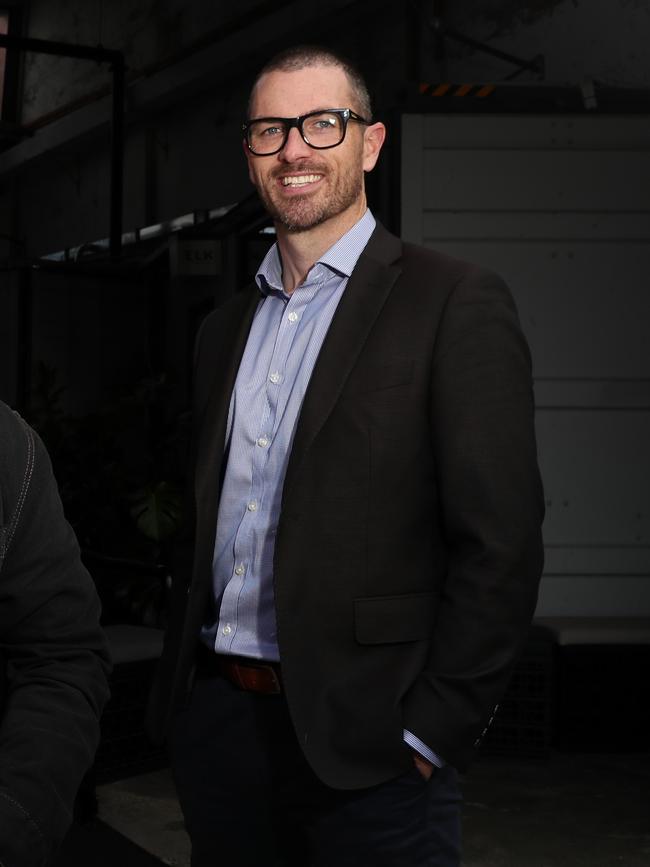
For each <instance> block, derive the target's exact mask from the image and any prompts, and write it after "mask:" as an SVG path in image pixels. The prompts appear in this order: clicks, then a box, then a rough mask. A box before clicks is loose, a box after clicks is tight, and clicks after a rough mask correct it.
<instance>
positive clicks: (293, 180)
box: [280, 175, 323, 187]
mask: <svg viewBox="0 0 650 867" xmlns="http://www.w3.org/2000/svg"><path fill="white" fill-rule="evenodd" d="M322 177H323V176H322V175H287V176H285V177H283V178H280V182H281V183H282V186H283V187H306V186H308V185H309V184H315V183H316V182H317V181H320V180H321V178H322Z"/></svg>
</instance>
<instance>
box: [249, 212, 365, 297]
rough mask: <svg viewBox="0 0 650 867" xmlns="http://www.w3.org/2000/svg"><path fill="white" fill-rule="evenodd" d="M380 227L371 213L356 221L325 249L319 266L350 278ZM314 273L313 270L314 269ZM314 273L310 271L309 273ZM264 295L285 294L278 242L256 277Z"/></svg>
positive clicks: (263, 261) (268, 254)
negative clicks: (376, 227)
mask: <svg viewBox="0 0 650 867" xmlns="http://www.w3.org/2000/svg"><path fill="white" fill-rule="evenodd" d="M376 225H377V223H376V220H375V218H374V217H373V215H372V213H371V212H370V210H369V209H368V210H366V212H365V213H364V215H363V216H362V217H361V218H360V219H359V220H357V222H356V223H355V224H354V226H352V228H351V229H348V231H347V232H346V233H345V235H342V236H341V237H340V238H339V239H338V241H337V242H336V243H335V244H332V246H331V247H330V248H329V250H326V251H325V252H324V253H323V255H322V256H321V257H320V259H319V260H318V261H317V262H316V264H315V265H314V267H316V265H325V267H327V268H329V269H330V270H331V271H334V272H335V273H336V274H339V275H340V276H341V277H349V276H350V275H351V274H352V271H353V270H354V266H355V265H356V264H357V261H358V259H359V256H360V255H361V254H362V253H363V250H364V248H365V246H366V244H367V243H368V241H369V240H370V236H371V235H372V233H373V232H374V230H375V226H376ZM312 270H313V269H312ZM310 273H311V272H310ZM255 280H256V282H257V285H258V287H259V289H260V292H262V294H263V295H268V294H270V293H273V294H276V293H278V292H279V293H282V292H283V289H282V262H281V260H280V251H279V249H278V245H277V243H275V244H273V246H272V247H271V249H270V250H269V251H268V253H267V254H266V256H265V257H264V259H263V260H262V264H261V265H260V267H259V270H258V272H257V274H256V276H255Z"/></svg>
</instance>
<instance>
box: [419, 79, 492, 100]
mask: <svg viewBox="0 0 650 867" xmlns="http://www.w3.org/2000/svg"><path fill="white" fill-rule="evenodd" d="M419 90H420V94H421V95H422V96H434V97H437V96H447V97H449V96H454V97H455V96H469V97H473V98H475V99H485V98H486V97H488V96H490V94H492V93H494V91H495V90H496V85H495V84H450V83H447V82H445V83H442V84H427V83H426V82H422V83H421V84H420V88H419Z"/></svg>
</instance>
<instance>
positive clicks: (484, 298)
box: [404, 269, 544, 768]
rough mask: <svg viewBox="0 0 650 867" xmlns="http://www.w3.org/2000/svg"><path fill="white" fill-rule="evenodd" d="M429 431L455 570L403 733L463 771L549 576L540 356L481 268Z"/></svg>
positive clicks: (474, 273)
mask: <svg viewBox="0 0 650 867" xmlns="http://www.w3.org/2000/svg"><path fill="white" fill-rule="evenodd" d="M430 423H431V431H432V439H433V450H434V456H435V463H436V467H437V471H436V472H437V485H438V498H439V505H440V513H441V518H442V525H443V526H442V532H443V535H444V538H445V540H446V546H447V557H448V562H447V572H446V578H445V582H444V587H443V590H442V595H441V599H440V604H439V609H438V616H437V620H436V628H435V631H434V635H433V636H432V643H431V650H430V654H429V659H428V664H427V667H426V669H425V671H424V672H423V673H422V675H421V676H420V677H419V679H418V681H417V682H416V684H415V685H414V687H413V688H412V689H411V690H410V692H409V694H408V695H407V697H406V704H405V723H404V724H405V726H406V727H407V728H409V729H410V730H411V731H413V732H414V733H415V734H416V735H417V736H418V737H419V738H420V739H421V740H422V741H423V742H424V743H425V744H427V745H429V746H430V747H431V749H433V750H435V751H436V752H437V753H439V754H440V755H441V756H442V757H443V758H444V759H445V760H446V761H448V762H450V763H452V764H454V765H456V766H457V767H460V768H463V767H464V766H465V765H466V764H467V762H468V760H469V759H470V756H471V753H472V746H471V745H472V744H474V747H477V746H478V745H479V743H480V740H481V737H482V734H483V733H484V730H485V728H486V726H487V725H488V724H489V720H490V718H491V716H492V715H493V713H494V709H495V705H496V703H497V702H498V701H499V700H500V698H501V695H502V693H503V691H504V690H505V687H506V684H507V681H508V677H509V675H510V673H511V671H512V667H513V664H514V661H515V659H516V656H517V653H518V652H519V650H520V648H521V645H522V643H523V641H524V639H525V636H526V634H527V631H528V627H529V624H530V621H531V618H532V615H533V612H534V609H535V604H536V600H537V589H538V583H539V579H540V575H541V571H542V565H543V548H542V536H541V524H542V519H543V515H544V502H543V493H542V486H541V482H540V478H539V472H538V468H537V455H536V444H535V433H534V424H533V393H532V378H531V364H530V354H529V351H528V346H527V344H526V341H525V339H524V336H523V334H522V331H521V328H520V326H519V321H518V317H517V313H516V310H515V306H514V302H513V301H512V298H511V296H510V293H509V292H508V290H507V288H506V287H505V285H504V284H503V282H502V281H501V280H500V279H499V278H498V277H496V276H495V275H492V274H489V273H486V272H483V271H480V270H479V269H472V270H471V271H470V273H469V274H466V275H464V277H463V279H462V280H461V281H459V283H458V284H457V285H456V287H455V289H454V290H453V291H452V293H451V295H450V296H449V298H448V300H447V304H446V307H445V310H444V312H443V315H442V318H441V321H440V326H439V329H438V334H437V338H436V344H435V355H434V362H433V367H432V373H431V413H430Z"/></svg>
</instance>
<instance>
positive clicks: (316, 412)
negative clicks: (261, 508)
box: [283, 224, 402, 501]
mask: <svg viewBox="0 0 650 867" xmlns="http://www.w3.org/2000/svg"><path fill="white" fill-rule="evenodd" d="M401 253H402V242H401V241H400V240H399V239H398V238H396V237H395V236H394V235H391V234H390V233H389V232H387V231H386V229H384V228H383V226H381V225H379V224H377V227H376V229H375V231H374V232H373V234H372V236H371V238H370V240H369V241H368V244H367V246H366V249H365V250H364V251H363V253H362V254H361V256H360V257H359V261H358V262H357V265H356V267H355V269H354V271H353V272H352V275H351V277H350V280H349V281H348V285H347V286H346V289H345V292H344V293H343V297H342V298H341V301H340V303H339V306H338V308H337V310H336V313H335V314H334V318H333V319H332V324H331V325H330V328H329V331H328V332H327V335H326V337H325V340H324V341H323V345H322V348H321V351H320V353H319V356H318V360H317V362H316V365H315V367H314V371H313V373H312V376H311V379H310V382H309V386H308V387H307V392H306V394H305V399H304V401H303V405H302V409H301V412H300V418H299V420H298V424H297V427H296V433H295V436H294V441H293V446H292V449H291V455H290V457H289V463H288V466H287V473H286V477H285V481H284V491H283V501H286V496H287V494H288V493H289V491H290V489H291V486H292V484H293V481H294V479H295V477H296V473H297V472H298V469H299V467H300V464H301V463H302V460H303V458H304V456H305V454H306V452H307V450H308V449H309V447H310V446H311V443H312V442H313V440H314V437H315V436H316V435H317V434H318V432H319V430H320V429H321V427H322V426H323V424H324V423H325V421H326V420H327V418H328V416H329V414H330V413H331V412H332V409H333V408H334V406H335V404H336V401H337V400H338V398H339V395H340V393H341V390H342V389H343V386H344V385H345V382H346V380H347V378H348V375H349V374H350V371H351V370H352V368H353V367H354V364H355V362H356V360H357V358H358V357H359V354H360V353H361V350H362V349H363V346H364V343H365V341H366V338H367V336H368V334H369V332H370V329H371V328H372V325H373V323H374V321H375V319H376V318H377V316H378V315H379V313H380V311H381V309H382V307H383V305H384V302H385V301H386V298H387V297H388V294H389V292H390V290H391V289H392V287H393V285H394V283H395V281H396V280H397V278H398V276H399V274H400V273H401V266H400V264H399V260H400V258H401Z"/></svg>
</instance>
